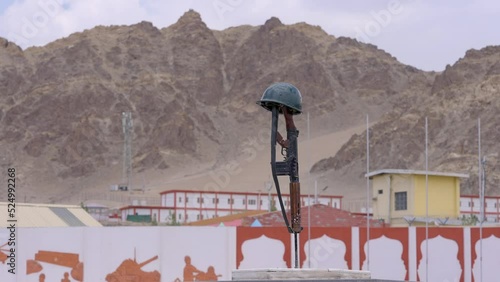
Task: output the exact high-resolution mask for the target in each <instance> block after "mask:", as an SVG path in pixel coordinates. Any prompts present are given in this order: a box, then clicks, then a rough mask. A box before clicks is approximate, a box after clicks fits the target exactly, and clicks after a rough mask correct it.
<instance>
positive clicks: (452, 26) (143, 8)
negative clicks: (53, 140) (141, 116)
mask: <svg viewBox="0 0 500 282" xmlns="http://www.w3.org/2000/svg"><path fill="white" fill-rule="evenodd" d="M189 9H194V10H196V11H197V12H199V13H200V14H201V17H202V19H203V21H204V22H205V23H206V24H207V25H208V27H209V28H211V29H218V30H220V29H224V28H227V27H230V26H236V25H242V24H250V25H262V24H263V23H264V22H265V21H266V20H267V19H269V18H270V17H272V16H275V17H278V18H279V19H280V20H281V21H282V22H283V23H285V24H293V23H296V22H307V23H309V24H312V25H319V26H321V27H322V28H323V30H325V31H326V32H327V33H329V34H331V35H333V36H336V37H339V36H347V37H352V38H357V39H358V40H360V41H362V42H365V43H371V44H374V45H377V46H378V47H379V48H381V49H383V50H385V51H387V52H389V53H390V54H392V55H393V56H394V57H396V58H397V59H398V60H399V61H401V62H402V63H405V64H409V65H412V66H415V67H417V68H419V69H422V70H435V71H441V70H444V68H445V67H446V65H447V64H453V63H455V62H456V61H457V60H458V59H460V58H461V57H463V56H464V54H465V52H466V51H467V50H468V49H471V48H474V49H480V48H483V47H485V46H488V45H500V30H499V27H500V1H495V0H488V1H486V0H485V1H479V0H447V1H445V0H443V1H430V0H429V1H424V0H370V1H368V0H366V1H361V0H350V1H340V0H338V1H329V0H321V1H311V0H290V1H276V0H272V1H271V0H248V1H245V0H192V1H173V0H172V1H170V0H0V37H4V38H7V39H8V40H10V41H14V42H15V43H17V44H18V45H20V46H21V47H22V48H27V47H29V46H33V45H44V44H47V43H48V42H51V41H53V40H55V39H58V38H61V37H65V36H68V35H70V34H71V33H74V32H78V31H83V30H84V29H89V28H92V27H94V26H96V25H122V24H126V25H129V24H134V23H137V22H140V21H143V20H146V21H150V22H152V23H153V24H154V25H155V26H156V27H158V28H162V27H166V26H169V25H171V24H173V23H175V22H176V21H177V19H178V18H179V17H180V16H181V15H182V14H183V13H184V12H186V11H187V10H189Z"/></svg>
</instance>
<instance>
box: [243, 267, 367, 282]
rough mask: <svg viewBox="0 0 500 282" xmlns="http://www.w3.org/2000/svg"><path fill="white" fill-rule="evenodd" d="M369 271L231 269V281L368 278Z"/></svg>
mask: <svg viewBox="0 0 500 282" xmlns="http://www.w3.org/2000/svg"><path fill="white" fill-rule="evenodd" d="M370 277H371V275H370V272H369V271H359V270H344V269H299V268H261V269H237V270H233V281H250V280H334V279H370Z"/></svg>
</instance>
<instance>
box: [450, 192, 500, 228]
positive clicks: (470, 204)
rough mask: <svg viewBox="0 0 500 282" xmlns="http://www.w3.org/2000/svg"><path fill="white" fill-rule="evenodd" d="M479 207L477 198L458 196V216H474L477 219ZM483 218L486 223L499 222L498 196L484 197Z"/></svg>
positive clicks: (474, 196) (499, 198)
mask: <svg viewBox="0 0 500 282" xmlns="http://www.w3.org/2000/svg"><path fill="white" fill-rule="evenodd" d="M480 207H481V201H480V200H479V196H477V195H463V196H460V215H465V216H471V215H475V216H477V217H478V218H479V214H480ZM484 217H485V219H486V221H488V222H500V196H484Z"/></svg>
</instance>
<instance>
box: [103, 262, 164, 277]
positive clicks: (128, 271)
mask: <svg viewBox="0 0 500 282" xmlns="http://www.w3.org/2000/svg"><path fill="white" fill-rule="evenodd" d="M157 259H158V256H154V257H152V258H150V259H148V260H146V261H144V262H142V263H137V261H136V260H135V258H134V259H127V260H124V261H123V262H122V263H121V264H120V266H118V268H117V269H116V270H115V271H114V272H113V273H110V274H108V275H106V281H107V282H160V272H158V271H156V270H155V271H151V272H146V271H143V270H142V267H143V266H145V265H146V264H148V263H151V262H153V261H155V260H157Z"/></svg>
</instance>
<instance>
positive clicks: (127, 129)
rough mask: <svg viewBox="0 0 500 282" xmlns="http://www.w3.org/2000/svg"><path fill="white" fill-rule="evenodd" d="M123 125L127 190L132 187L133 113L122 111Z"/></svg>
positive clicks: (124, 168) (124, 178)
mask: <svg viewBox="0 0 500 282" xmlns="http://www.w3.org/2000/svg"><path fill="white" fill-rule="evenodd" d="M122 125H123V139H124V142H123V175H122V183H123V184H126V185H127V186H126V187H127V190H129V188H130V174H131V172H132V127H133V124H132V113H131V112H123V113H122Z"/></svg>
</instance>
